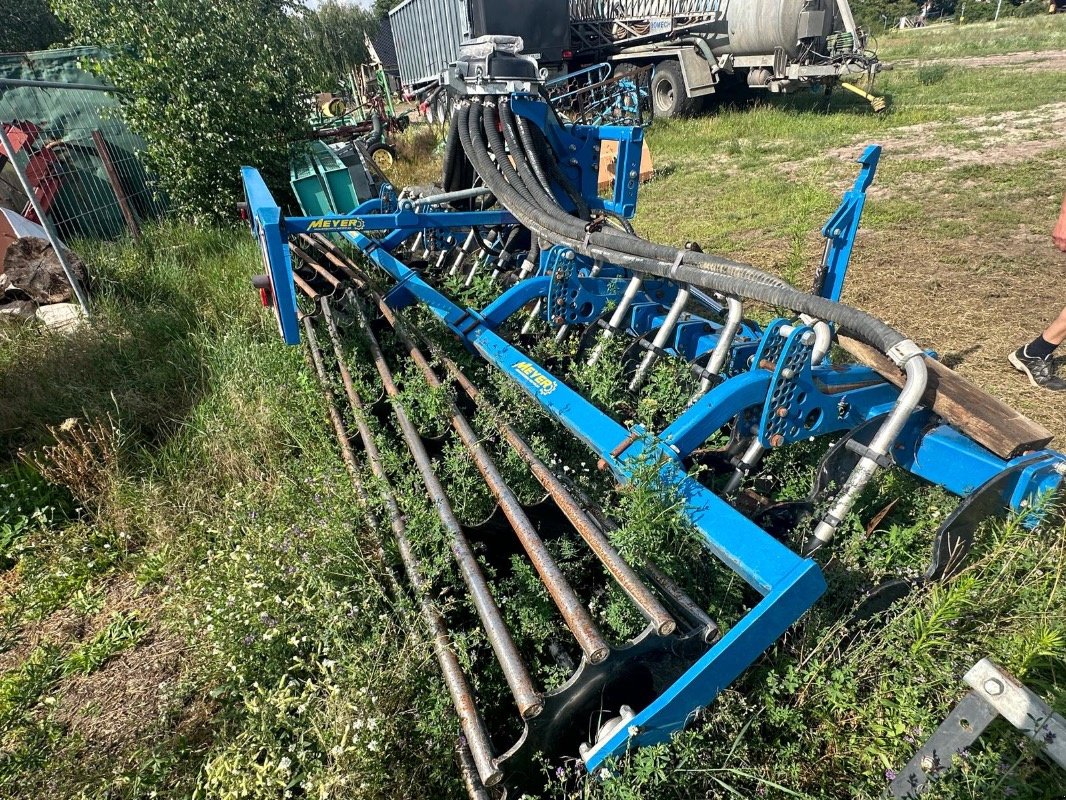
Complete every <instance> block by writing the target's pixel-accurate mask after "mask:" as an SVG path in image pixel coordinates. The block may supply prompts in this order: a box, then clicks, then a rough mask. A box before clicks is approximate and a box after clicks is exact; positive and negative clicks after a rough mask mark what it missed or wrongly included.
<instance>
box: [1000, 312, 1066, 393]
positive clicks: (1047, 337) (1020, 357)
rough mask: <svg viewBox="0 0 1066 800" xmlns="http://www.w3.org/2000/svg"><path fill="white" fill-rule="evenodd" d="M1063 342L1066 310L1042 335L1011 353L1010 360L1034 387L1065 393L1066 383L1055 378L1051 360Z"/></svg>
mask: <svg viewBox="0 0 1066 800" xmlns="http://www.w3.org/2000/svg"><path fill="white" fill-rule="evenodd" d="M1063 341H1066V308H1064V309H1062V311H1061V312H1060V313H1059V315H1058V316H1057V317H1056V318H1055V321H1054V322H1052V323H1051V324H1050V325H1049V326H1048V327H1047V329H1046V330H1045V331H1044V332H1043V333H1042V334H1040V335H1039V336H1037V337H1036V338H1035V339H1033V341H1031V342H1029V344H1027V345H1025V346H1024V347H1019V348H1018V349H1017V350H1015V351H1014V352H1013V353H1011V354H1010V356H1008V360H1009V361H1010V363H1011V365H1012V366H1013V367H1014V368H1015V369H1016V370H1018V371H1019V372H1023V373H1025V375H1026V376H1027V377H1028V378H1029V382H1030V383H1031V384H1033V386H1042V387H1044V388H1045V389H1052V390H1054V391H1064V390H1066V381H1064V380H1062V378H1058V377H1056V376H1055V363H1054V362H1053V361H1052V360H1051V355H1052V353H1054V352H1055V348H1056V347H1058V346H1059V345H1060V344H1062V343H1063Z"/></svg>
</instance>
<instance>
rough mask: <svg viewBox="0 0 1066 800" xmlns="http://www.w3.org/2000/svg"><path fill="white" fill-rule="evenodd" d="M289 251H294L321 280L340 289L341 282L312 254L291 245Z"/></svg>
mask: <svg viewBox="0 0 1066 800" xmlns="http://www.w3.org/2000/svg"><path fill="white" fill-rule="evenodd" d="M289 250H290V251H292V254H293V255H295V256H296V257H297V258H299V259H300V260H301V261H302V262H303V263H305V264H306V265H307V266H309V267H310V268H311V269H313V270H314V271H315V273H316V274H317V275H318V276H319V277H320V278H322V279H323V280H324V281H326V283H328V284H329V285H330V286H332V287H333V288H334V289H336V288H338V287H339V286H340V285H341V282H340V280H339V279H338V278H337V277H336V276H335V275H334V274H333V273H332V272H330V271H329V270H327V269H326V268H325V267H323V266H322V265H321V264H319V263H318V261H317V260H316V259H315V257H314V256H312V255H311V254H310V253H308V252H307V251H305V250H301V249H300V248H299V247H297V246H296V245H294V244H291V243H290V244H289Z"/></svg>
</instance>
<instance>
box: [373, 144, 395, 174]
mask: <svg viewBox="0 0 1066 800" xmlns="http://www.w3.org/2000/svg"><path fill="white" fill-rule="evenodd" d="M370 157H371V158H372V159H374V163H375V164H377V165H378V166H379V167H381V168H382V169H386V168H388V167H391V166H392V165H393V164H394V163H395V161H396V159H395V158H393V156H392V153H390V152H389V151H388V150H386V149H385V148H384V147H383V148H381V149H380V150H375V151H374V152H373V153H371V155H370Z"/></svg>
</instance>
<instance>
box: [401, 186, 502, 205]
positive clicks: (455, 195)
mask: <svg viewBox="0 0 1066 800" xmlns="http://www.w3.org/2000/svg"><path fill="white" fill-rule="evenodd" d="M490 194H492V190H491V189H489V188H488V187H486V186H475V187H474V188H473V189H460V190H459V191H456V192H444V193H442V194H430V195H426V196H425V197H418V198H415V199H414V200H405V201H403V202H402V203H401V204H400V205H401V207H403V208H414V207H416V206H417V207H418V208H420V209H424V208H426V207H427V206H439V205H443V204H445V203H454V202H455V201H456V200H473V199H474V198H477V197H485V196H486V195H490Z"/></svg>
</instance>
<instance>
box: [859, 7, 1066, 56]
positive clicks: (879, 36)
mask: <svg viewBox="0 0 1066 800" xmlns="http://www.w3.org/2000/svg"><path fill="white" fill-rule="evenodd" d="M874 34H875V36H876V50H877V54H878V56H880V57H881V58H882V59H883V60H886V61H894V60H897V59H921V60H925V59H936V58H964V57H966V56H986V55H997V54H1002V53H1027V52H1039V51H1047V50H1062V49H1063V48H1066V25H1064V24H1063V22H1062V17H1061V16H1060V15H1058V14H1054V15H1048V14H1040V15H1037V16H1032V17H1028V18H1026V19H1001V20H1000V21H999V22H981V23H972V24H963V25H959V24H957V23H954V22H949V23H945V24H937V25H929V26H928V27H925V28H912V29H909V30H902V31H901V30H896V29H891V30H887V31H884V32H878V31H877V29H876V27H875V28H874Z"/></svg>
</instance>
